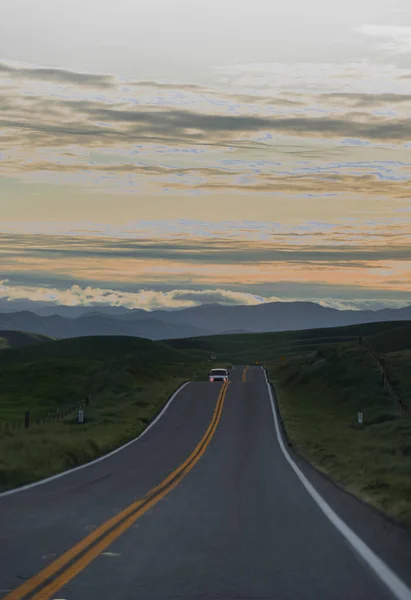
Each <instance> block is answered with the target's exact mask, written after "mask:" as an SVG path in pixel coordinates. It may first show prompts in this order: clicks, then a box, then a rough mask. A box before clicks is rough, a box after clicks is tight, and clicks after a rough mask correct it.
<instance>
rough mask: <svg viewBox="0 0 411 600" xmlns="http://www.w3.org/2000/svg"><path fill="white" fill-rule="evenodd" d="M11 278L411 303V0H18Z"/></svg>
mask: <svg viewBox="0 0 411 600" xmlns="http://www.w3.org/2000/svg"><path fill="white" fill-rule="evenodd" d="M0 297H3V298H10V299H18V298H20V299H21V298H28V299H32V300H43V301H44V300H47V301H49V300H50V301H54V302H58V303H61V304H93V303H97V302H105V303H108V304H118V305H125V306H128V307H130V308H131V307H141V308H146V309H149V310H152V309H154V308H160V307H161V308H163V307H167V308H175V307H184V306H192V305H194V304H197V303H204V302H206V303H209V302H224V303H229V304H253V303H259V302H264V301H273V300H277V299H279V300H295V299H298V300H314V301H316V302H320V303H322V304H324V305H327V306H333V307H337V308H369V307H371V308H379V307H383V306H393V307H395V306H404V305H407V304H411V5H410V0H345V1H344V2H341V1H337V0H328V1H326V0H310V1H307V0H287V1H286V2H284V1H283V0H281V1H280V0H218V1H217V0H117V1H116V2H113V1H112V0H110V1H109V0H81V1H80V0H58V1H56V0H37V1H36V2H33V1H32V0H2V1H1V3H0Z"/></svg>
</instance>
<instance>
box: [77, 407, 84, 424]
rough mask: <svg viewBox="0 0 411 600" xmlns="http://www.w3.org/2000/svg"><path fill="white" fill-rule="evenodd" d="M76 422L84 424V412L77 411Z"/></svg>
mask: <svg viewBox="0 0 411 600" xmlns="http://www.w3.org/2000/svg"><path fill="white" fill-rule="evenodd" d="M78 422H79V423H84V411H83V409H82V408H79V409H78Z"/></svg>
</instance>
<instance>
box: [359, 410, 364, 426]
mask: <svg viewBox="0 0 411 600" xmlns="http://www.w3.org/2000/svg"><path fill="white" fill-rule="evenodd" d="M358 424H359V425H362V424H363V413H362V411H361V412H358Z"/></svg>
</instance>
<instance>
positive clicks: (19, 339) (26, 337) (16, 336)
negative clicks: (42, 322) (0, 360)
mask: <svg viewBox="0 0 411 600" xmlns="http://www.w3.org/2000/svg"><path fill="white" fill-rule="evenodd" d="M51 340H52V338H50V337H48V336H45V335H40V334H38V333H25V332H24V331H7V330H6V331H1V330H0V350H4V349H6V348H22V347H24V346H33V345H37V344H42V343H44V342H50V341H51Z"/></svg>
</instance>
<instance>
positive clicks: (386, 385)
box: [359, 337, 411, 416]
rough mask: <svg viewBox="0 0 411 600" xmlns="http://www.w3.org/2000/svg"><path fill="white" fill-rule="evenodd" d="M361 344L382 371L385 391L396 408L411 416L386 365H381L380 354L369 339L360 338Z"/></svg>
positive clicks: (408, 407) (409, 409) (410, 408)
mask: <svg viewBox="0 0 411 600" xmlns="http://www.w3.org/2000/svg"><path fill="white" fill-rule="evenodd" d="M359 343H360V344H364V346H365V347H366V349H367V351H368V353H369V355H370V356H371V358H372V359H373V361H374V364H375V366H376V367H377V369H378V370H379V371H380V373H381V382H382V384H383V386H384V388H385V390H386V391H387V393H388V395H389V396H390V398H391V400H392V401H393V402H394V404H395V405H396V406H398V408H399V409H400V410H401V412H402V413H403V414H404V415H406V416H410V414H411V407H410V406H409V405H408V404H407V403H406V402H405V401H404V400H403V398H401V397H400V396H399V395H398V394H397V392H396V391H395V390H394V388H393V387H392V385H391V382H390V379H389V377H388V373H387V371H386V369H385V367H384V365H383V364H382V363H381V360H380V357H379V356H378V353H377V352H376V351H375V349H374V348H373V347H372V345H371V344H370V342H369V341H368V339H367V338H365V337H360V338H359Z"/></svg>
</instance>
